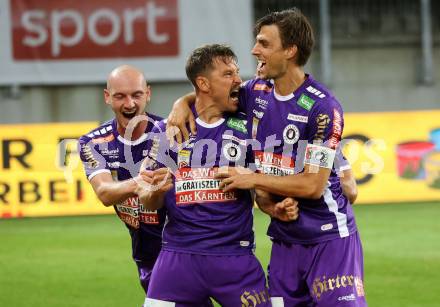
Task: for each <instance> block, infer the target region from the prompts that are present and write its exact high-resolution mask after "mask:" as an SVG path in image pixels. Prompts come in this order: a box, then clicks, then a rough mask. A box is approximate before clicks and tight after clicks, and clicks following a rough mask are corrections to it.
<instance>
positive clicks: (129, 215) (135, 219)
mask: <svg viewBox="0 0 440 307" xmlns="http://www.w3.org/2000/svg"><path fill="white" fill-rule="evenodd" d="M115 208H116V212H117V213H118V216H119V218H120V219H121V221H123V222H124V223H125V224H127V225H129V226H131V227H133V228H135V229H137V228H139V198H138V197H136V196H135V197H129V198H127V199H126V200H125V201H123V202H122V203H121V204H117V205H115Z"/></svg>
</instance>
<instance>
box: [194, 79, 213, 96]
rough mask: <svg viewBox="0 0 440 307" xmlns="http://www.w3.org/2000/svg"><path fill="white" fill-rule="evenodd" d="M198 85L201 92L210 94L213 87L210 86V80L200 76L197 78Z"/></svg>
mask: <svg viewBox="0 0 440 307" xmlns="http://www.w3.org/2000/svg"><path fill="white" fill-rule="evenodd" d="M196 84H197V87H198V88H199V90H200V91H202V92H209V90H210V89H211V86H210V84H209V80H208V78H206V77H203V76H199V77H197V78H196Z"/></svg>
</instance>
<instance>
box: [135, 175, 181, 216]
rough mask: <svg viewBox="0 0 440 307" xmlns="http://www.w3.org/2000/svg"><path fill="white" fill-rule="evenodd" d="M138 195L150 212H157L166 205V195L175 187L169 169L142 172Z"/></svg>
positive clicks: (137, 190)
mask: <svg viewBox="0 0 440 307" xmlns="http://www.w3.org/2000/svg"><path fill="white" fill-rule="evenodd" d="M139 177H140V178H141V181H140V182H138V187H137V189H136V193H137V195H138V196H139V201H140V202H141V203H142V204H143V205H144V206H145V208H147V209H149V210H157V209H159V208H161V207H162V206H163V204H164V198H165V193H166V192H167V191H169V190H170V189H171V188H172V187H173V186H174V184H173V180H172V175H171V172H170V171H169V169H167V168H159V169H157V170H155V171H146V170H144V171H141V172H140V174H139Z"/></svg>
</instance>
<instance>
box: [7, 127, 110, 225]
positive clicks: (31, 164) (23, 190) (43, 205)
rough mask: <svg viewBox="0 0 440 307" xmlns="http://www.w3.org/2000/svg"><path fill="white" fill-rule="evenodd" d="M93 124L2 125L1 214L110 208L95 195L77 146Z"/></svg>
mask: <svg viewBox="0 0 440 307" xmlns="http://www.w3.org/2000/svg"><path fill="white" fill-rule="evenodd" d="M97 125H98V123H97V122H87V123H75V124H29V125H0V133H1V139H2V141H1V144H0V151H1V153H2V155H1V161H0V162H1V173H0V218H9V217H24V216H29V217H31V216H55V215H81V214H101V213H110V212H113V211H112V210H113V209H112V208H106V207H104V206H103V205H102V204H101V203H100V202H99V200H98V199H97V198H96V196H95V194H94V192H93V190H92V188H91V186H90V184H89V183H88V181H87V178H86V177H85V175H84V171H83V168H82V165H81V162H80V160H79V156H78V154H77V149H76V145H77V142H76V139H77V138H78V137H79V136H81V135H83V134H85V133H87V132H88V131H90V130H91V129H93V128H94V127H96V126H97Z"/></svg>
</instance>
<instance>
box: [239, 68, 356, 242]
mask: <svg viewBox="0 0 440 307" xmlns="http://www.w3.org/2000/svg"><path fill="white" fill-rule="evenodd" d="M240 108H241V109H243V110H245V112H246V114H247V115H248V117H247V119H248V123H247V124H248V130H249V131H250V132H251V136H252V138H254V139H256V140H257V141H258V142H257V143H258V144H260V145H261V147H260V148H255V147H254V154H255V165H256V168H257V170H258V171H260V172H263V173H266V174H272V175H278V176H283V175H287V174H297V173H300V172H302V171H303V166H304V158H305V157H304V156H305V149H306V146H307V144H313V143H316V142H322V143H324V144H325V145H326V146H327V147H330V148H333V149H334V148H337V147H338V144H339V141H340V139H341V135H342V131H343V127H344V120H343V112H342V108H341V106H340V104H339V102H338V101H337V100H336V98H335V97H334V96H333V95H332V94H331V93H330V91H329V90H327V89H326V88H325V87H324V86H323V85H321V84H319V83H318V82H317V81H315V80H314V79H313V78H312V77H311V76H310V75H307V79H306V80H305V82H304V83H303V84H302V85H301V86H300V87H299V88H298V89H297V90H296V91H295V92H293V93H291V94H289V95H287V96H281V95H279V94H277V93H276V92H275V90H274V86H273V83H272V82H271V81H266V80H262V79H253V80H249V81H247V82H246V83H243V84H242V87H241V90H240ZM338 150H339V148H338ZM347 165H348V164H347V162H346V160H345V159H344V158H343V157H342V155H341V156H339V155H337V156H336V159H335V162H334V164H333V168H332V170H331V174H330V177H329V179H328V183H327V186H326V188H325V191H324V194H323V196H322V197H321V198H320V199H317V200H313V199H303V198H297V200H298V201H299V209H300V214H299V218H298V220H297V221H293V222H281V221H279V220H276V219H272V221H271V224H270V226H269V229H268V235H269V236H271V237H273V238H274V239H278V240H281V241H285V242H290V243H298V244H310V243H318V242H323V241H326V240H332V239H334V238H342V237H346V236H348V235H349V234H351V233H353V232H355V231H356V223H355V219H354V215H353V211H352V207H351V205H350V204H349V202H348V200H347V198H346V197H345V196H344V195H343V194H342V188H341V185H340V180H339V177H338V175H337V172H336V170H343V169H346V168H347V167H349V166H347Z"/></svg>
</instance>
